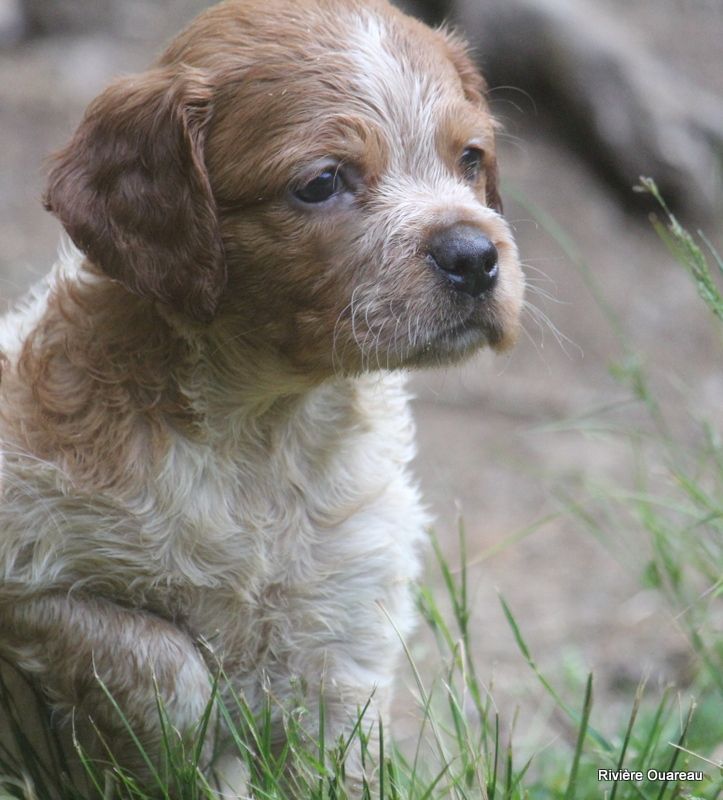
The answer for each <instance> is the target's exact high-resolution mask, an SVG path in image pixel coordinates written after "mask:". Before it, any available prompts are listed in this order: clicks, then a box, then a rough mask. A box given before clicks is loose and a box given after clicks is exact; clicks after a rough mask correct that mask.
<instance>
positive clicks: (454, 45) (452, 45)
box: [441, 30, 502, 214]
mask: <svg viewBox="0 0 723 800" xmlns="http://www.w3.org/2000/svg"><path fill="white" fill-rule="evenodd" d="M441 33H442V36H443V38H444V44H445V49H446V53H447V57H448V58H449V60H450V61H451V62H452V64H453V65H454V68H455V69H456V70H457V74H458V75H459V79H460V81H461V82H462V90H463V91H464V96H465V97H466V98H467V100H469V102H470V103H473V104H474V105H476V106H480V107H481V108H485V109H486V108H487V101H486V99H485V97H486V94H487V83H486V81H485V79H484V78H483V77H482V74H481V73H480V71H479V70H478V69H477V66H476V65H475V63H474V61H473V60H472V58H471V57H470V55H469V48H468V46H467V44H466V43H465V42H464V40H463V39H461V38H459V37H458V36H457V35H456V34H455V33H450V32H449V31H445V30H442V31H441ZM496 124H497V123H495V125H496ZM485 174H486V181H487V182H486V185H485V200H486V202H487V205H488V206H489V207H490V208H492V209H494V210H495V211H496V212H497V213H498V214H501V213H502V198H501V197H500V193H499V189H498V182H499V178H498V172H497V160H496V159H495V158H494V157H489V156H487V157H486V158H485Z"/></svg>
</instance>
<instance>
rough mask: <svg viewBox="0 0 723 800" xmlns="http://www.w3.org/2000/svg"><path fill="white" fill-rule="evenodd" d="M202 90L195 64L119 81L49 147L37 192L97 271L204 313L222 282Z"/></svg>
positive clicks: (202, 316) (203, 317)
mask: <svg viewBox="0 0 723 800" xmlns="http://www.w3.org/2000/svg"><path fill="white" fill-rule="evenodd" d="M210 100H211V88H210V86H209V85H208V83H207V82H206V81H205V79H204V76H203V73H202V72H201V71H200V70H195V69H191V68H179V67H173V68H171V67H164V68H159V69H154V70H151V71H149V72H146V73H143V74H142V75H138V76H135V77H132V78H127V79H124V80H121V81H118V82H117V83H115V84H113V85H112V86H110V87H109V88H108V89H106V91H105V92H103V94H102V95H100V97H98V98H97V99H96V100H95V101H94V102H93V103H92V104H91V105H90V107H89V108H88V110H87V112H86V114H85V117H84V119H83V121H82V122H81V124H80V127H79V128H78V130H77V131H76V133H75V136H74V137H73V139H72V140H71V142H70V144H68V146H67V147H66V148H65V149H64V150H62V151H61V152H60V153H58V154H57V155H56V156H55V164H54V166H53V169H52V171H51V173H50V179H49V184H48V189H47V192H46V194H45V198H44V202H45V207H46V208H47V209H48V210H49V211H52V213H53V214H55V215H56V216H57V217H58V218H59V219H60V221H61V222H62V223H63V225H64V226H65V228H66V230H67V231H68V233H69V234H70V237H71V239H72V240H73V241H74V242H75V244H76V245H77V246H78V247H79V248H80V249H81V250H82V251H83V252H85V253H86V254H87V255H88V257H89V258H90V259H91V261H93V262H94V263H95V264H96V265H97V266H98V267H100V268H101V269H102V270H103V271H104V272H105V273H106V274H108V275H109V276H111V277H112V278H115V279H117V280H118V281H120V282H121V283H122V284H123V285H124V286H126V287H127V288H128V289H129V290H130V291H131V292H134V293H135V294H138V295H142V296H145V297H153V298H156V299H158V300H160V301H162V302H163V303H167V304H169V305H171V306H173V307H174V308H177V309H178V310H181V311H183V312H185V313H186V314H188V315H189V316H191V317H192V318H194V319H197V320H200V321H204V322H206V321H210V320H211V319H212V318H213V315H214V313H215V312H216V308H217V306H218V301H219V298H220V295H221V292H222V291H223V288H224V286H225V283H226V265H225V261H224V254H223V245H222V243H221V235H220V232H219V227H218V219H217V214H216V204H215V201H214V198H213V195H212V192H211V186H210V184H209V179H208V174H207V172H206V167H205V164H204V159H203V144H204V135H205V128H206V125H207V123H208V121H209V119H210V115H211V106H210Z"/></svg>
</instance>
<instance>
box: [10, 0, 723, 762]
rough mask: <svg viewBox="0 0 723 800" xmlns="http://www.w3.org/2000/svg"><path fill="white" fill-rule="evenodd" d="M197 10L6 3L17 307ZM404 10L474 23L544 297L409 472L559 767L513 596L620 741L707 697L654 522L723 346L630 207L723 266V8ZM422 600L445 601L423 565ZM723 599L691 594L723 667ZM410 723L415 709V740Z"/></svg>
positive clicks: (540, 655) (712, 383)
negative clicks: (650, 714) (95, 130)
mask: <svg viewBox="0 0 723 800" xmlns="http://www.w3.org/2000/svg"><path fill="white" fill-rule="evenodd" d="M204 5H205V4H204V2H203V0H123V2H118V0H94V2H87V0H0V131H1V132H2V134H1V135H2V148H1V149H0V242H1V244H2V246H1V247H0V298H1V299H2V302H3V304H8V303H10V302H11V301H12V300H13V299H14V298H15V297H17V296H18V295H19V294H20V293H21V292H22V291H23V290H24V288H25V287H27V285H28V284H29V283H31V282H32V281H33V280H35V279H36V278H38V277H39V276H41V275H42V274H44V273H45V272H46V271H47V269H48V268H49V266H50V265H51V263H52V262H53V260H54V257H55V252H56V248H57V245H58V241H59V237H60V233H61V232H60V229H59V226H58V225H57V224H56V222H55V220H54V219H53V218H51V217H50V215H48V214H46V213H45V212H44V211H43V209H42V207H41V203H40V197H41V193H42V189H43V159H44V158H45V157H46V156H47V155H48V154H49V153H51V152H52V151H53V150H54V149H56V148H58V147H59V146H60V145H62V144H63V143H64V142H65V141H66V140H67V139H68V138H69V136H70V135H71V133H72V131H73V129H74V127H75V125H76V124H77V123H78V121H79V119H80V116H81V114H82V111H83V109H84V107H85V106H86V104H87V103H88V102H89V101H90V100H91V99H92V98H93V97H94V96H95V95H96V94H97V93H98V92H99V91H100V90H101V89H102V88H103V87H104V86H105V85H106V84H107V83H108V81H109V80H110V79H111V78H113V77H114V76H115V75H118V74H120V73H128V72H133V71H136V70H140V69H142V68H143V67H144V66H145V65H147V64H148V63H149V62H150V60H151V59H152V57H153V56H154V55H155V54H156V53H157V52H158V50H159V48H160V46H161V45H162V44H163V43H164V42H165V41H167V40H168V39H169V38H170V37H171V36H172V35H173V33H174V32H176V31H177V30H178V29H179V28H180V27H181V26H182V25H183V24H184V23H185V22H186V21H188V20H189V19H190V18H191V17H192V16H193V15H194V14H195V13H196V12H197V11H198V10H200V9H201V8H202V7H203V6H204ZM406 8H407V10H409V11H411V12H414V13H417V14H419V15H421V16H423V17H424V18H426V19H427V20H429V21H432V22H439V21H441V20H443V19H448V20H451V21H452V22H453V23H455V24H456V25H458V26H459V27H460V29H461V30H462V32H463V33H464V34H465V36H466V37H467V38H468V39H469V41H470V42H471V44H472V47H473V52H474V53H475V55H476V57H477V58H478V59H479V61H480V63H481V64H482V65H483V68H484V70H485V73H486V74H487V76H488V80H489V84H490V99H491V102H492V105H493V109H494V111H495V113H496V114H497V116H498V117H499V118H500V119H501V120H502V121H503V123H504V132H503V134H502V136H501V143H500V155H499V162H500V168H501V175H502V188H503V199H504V201H505V210H506V215H507V217H508V219H509V221H510V222H511V224H512V225H513V227H514V229H515V231H516V235H517V239H518V243H519V247H520V251H521V253H522V258H523V261H524V263H525V267H526V272H527V276H528V281H529V290H528V295H527V299H528V302H529V309H528V311H527V312H526V317H525V335H524V336H523V337H522V339H521V341H520V344H519V346H518V347H517V348H516V349H515V350H514V351H513V352H512V353H511V354H509V355H507V356H504V357H493V356H491V355H488V354H481V355H480V356H479V357H478V358H476V359H475V360H474V361H472V362H470V363H469V364H467V365H465V366H464V367H462V368H460V369H449V370H445V371H437V372H433V373H432V372H430V373H426V374H420V375H415V376H414V378H413V381H412V385H413V390H414V393H415V395H416V400H415V410H416V417H417V421H418V428H419V437H418V438H419V456H418V459H417V463H416V470H417V473H418V475H419V477H420V479H421V482H422V485H423V488H424V494H425V496H426V498H427V500H428V502H429V505H430V506H431V508H432V509H433V511H434V514H435V517H436V519H437V523H436V525H435V534H436V536H437V538H438V540H439V542H440V546H441V549H442V551H443V552H444V553H445V554H446V556H447V558H449V559H450V564H451V565H452V567H454V566H455V565H456V564H457V563H458V559H459V555H460V545H459V537H458V529H459V526H460V525H463V527H464V530H465V537H466V551H467V559H468V561H469V562H470V565H469V567H468V579H469V582H470V591H471V603H472V607H473V610H474V613H473V620H472V632H473V642H474V647H475V651H476V652H475V655H476V656H477V663H478V665H479V666H478V669H479V671H480V673H481V677H482V678H483V680H485V681H487V682H488V683H492V684H493V685H494V687H495V691H494V692H493V694H494V697H495V702H496V703H497V704H498V705H500V706H501V707H502V706H504V707H507V708H508V716H510V715H511V714H510V712H509V709H510V708H513V707H515V706H517V705H520V706H522V708H523V709H525V708H527V709H528V712H527V716H526V717H525V720H526V722H525V726H526V729H527V730H528V732H530V735H531V736H533V737H534V736H535V735H537V736H538V744H539V743H540V742H541V743H543V744H544V742H545V741H546V737H550V736H557V735H561V736H563V737H564V736H565V735H566V729H565V726H564V724H563V723H561V722H559V720H557V721H556V719H555V718H554V715H553V714H551V713H549V714H546V713H545V711H544V708H543V709H542V711H541V710H540V709H541V706H540V702H541V701H539V698H538V700H536V701H534V702H531V701H530V698H531V697H535V696H536V695H534V693H533V691H534V690H533V687H534V685H535V679H534V676H533V675H532V674H531V671H530V670H529V668H528V666H527V665H526V663H525V660H524V659H523V658H522V657H521V654H520V651H519V648H518V646H517V645H516V643H515V639H514V636H513V634H512V631H511V630H510V626H509V624H508V622H507V621H506V619H505V616H504V614H503V612H502V609H501V607H500V602H499V600H498V593H501V594H502V595H503V596H504V598H505V599H506V601H507V602H508V604H509V606H510V608H511V609H512V611H513V612H514V614H515V616H516V619H517V623H518V625H519V627H520V630H521V631H522V632H523V633H524V636H525V639H526V641H527V643H528V645H529V647H530V649H531V651H532V653H533V654H534V656H535V658H536V660H537V662H538V663H539V665H540V667H541V669H542V670H543V672H544V671H548V672H549V673H550V674H551V675H553V676H555V677H554V679H555V681H556V685H558V686H559V687H561V690H563V691H564V690H565V688H566V687H567V688H568V689H570V691H572V692H574V691H576V690H577V687H579V684H580V681H581V680H582V679H583V678H584V676H585V674H586V673H587V671H588V670H593V671H594V673H595V682H596V692H597V696H598V706H600V707H602V708H603V709H604V710H606V711H607V712H609V714H610V715H612V716H613V717H614V715H615V709H616V707H617V705H616V704H617V703H618V702H619V701H620V702H627V701H626V700H625V698H629V695H630V693H631V691H633V690H634V689H635V687H636V686H637V684H638V683H639V681H640V680H641V679H643V678H645V677H647V678H648V679H649V684H650V685H651V686H654V687H655V686H662V685H664V684H667V683H669V682H672V683H674V684H675V685H676V686H677V687H679V688H680V689H681V690H682V691H685V690H686V687H688V686H689V685H690V683H691V681H693V680H694V679H695V675H696V669H697V666H696V665H697V661H696V659H697V656H696V653H695V648H694V647H692V646H691V637H690V631H689V630H687V629H686V621H685V619H684V618H683V617H681V614H682V613H684V612H681V609H680V607H676V604H675V603H674V602H671V597H670V593H669V592H668V593H667V594H666V592H665V591H661V581H662V579H661V577H660V574H659V570H658V572H656V569H657V567H656V557H658V556H656V550H655V546H654V544H651V535H650V534H651V531H650V524H648V523H649V516H648V517H646V514H645V512H646V509H648V511H649V508H648V506H647V505H646V503H648V500H647V499H646V498H650V497H652V496H655V497H656V498H658V500H656V503H658V505H659V506H662V507H664V506H665V505H666V503H668V505H670V506H671V507H672V506H674V505H675V504H678V503H680V504H682V501H679V500H677V499H674V497H676V495H675V493H676V492H677V491H679V486H676V485H675V480H674V479H673V478H671V471H670V469H669V460H670V458H671V452H672V451H671V450H670V449H669V448H668V444H669V443H670V442H671V441H675V443H676V445H675V446H676V448H678V449H677V450H676V451H675V452H676V453H680V454H681V455H680V458H681V459H682V461H681V463H683V462H686V459H688V458H689V455H686V454H689V453H690V452H692V451H696V448H701V447H702V448H703V449H705V446H706V445H705V441H704V440H705V436H706V435H707V434H706V433H705V431H706V430H713V431H714V432H715V430H716V427H717V430H718V431H720V429H721V423H722V422H723V419H722V417H723V414H722V410H723V409H722V406H723V369H721V354H722V349H721V347H722V342H721V335H720V334H721V331H720V326H719V327H718V328H716V326H715V323H714V320H713V318H712V316H710V315H709V314H707V312H706V310H705V308H704V306H703V305H702V303H701V302H700V300H699V298H698V297H697V296H696V290H695V286H694V284H693V282H692V281H691V280H690V278H689V276H687V275H686V274H685V272H684V270H683V269H682V268H681V267H680V265H678V264H676V263H675V262H674V260H673V259H672V258H671V256H670V254H669V253H668V252H667V250H666V249H665V247H664V246H663V245H662V244H661V242H660V240H659V239H658V237H657V236H656V235H655V233H654V231H653V229H652V227H651V224H650V221H649V219H648V215H649V212H650V210H651V208H652V205H651V202H650V198H648V197H642V196H641V195H640V194H636V193H634V192H633V190H632V187H633V185H634V184H635V183H637V179H638V176H639V175H641V174H647V175H651V176H652V177H654V178H656V179H657V180H658V182H659V184H660V185H661V187H662V190H663V192H664V193H665V195H666V197H667V198H668V199H669V201H670V203H671V205H672V207H673V208H674V210H675V211H676V213H678V214H679V215H680V217H681V219H683V220H684V221H685V222H686V223H687V224H688V225H689V226H690V227H691V228H692V229H693V230H696V229H698V228H700V229H702V230H703V231H704V232H705V233H706V235H707V237H708V239H709V240H710V241H711V242H712V243H714V244H717V245H718V246H719V249H720V244H721V225H720V220H721V216H720V211H721V207H722V206H721V172H720V166H721V162H720V158H721V146H722V142H723V101H722V100H721V97H722V96H723V3H721V2H720V0H594V1H593V0H590V1H589V2H580V1H579V0H578V1H577V2H572V0H571V1H570V2H565V0H504V1H503V0H489V1H488V0H460V2H457V3H453V2H432V1H431V0H430V2H423V1H422V0H420V2H409V3H407V4H406ZM641 375H642V376H644V380H643V383H642V384H641V380H642V379H641ZM641 387H642V388H641ZM656 409H657V411H656ZM658 412H660V416H659V418H658V417H656V414H658ZM663 417H664V421H661V420H662V419H663ZM703 421H705V422H706V424H707V428H706V424H703ZM661 425H662V426H663V430H664V433H662V434H661V428H660V426H661ZM696 452H697V451H696ZM716 452H717V451H716ZM676 457H677V456H675V455H673V456H672V458H673V460H675V458H676ZM693 460H694V461H695V459H693ZM686 463H687V462H686ZM696 463H698V462H696ZM721 463H723V462H721ZM691 469H693V467H691ZM696 474H697V473H696ZM641 498H642V499H641ZM668 501H669V502H668ZM686 502H687V501H686ZM718 503H719V507H720V497H718ZM641 504H642V505H641ZM656 507H657V506H656ZM675 510H676V508H673V511H675ZM677 510H679V509H677ZM646 520H647V522H646ZM646 524H647V527H646ZM672 539H673V537H671V545H670V546H671V547H672V548H673V549H674V547H675V546H676V542H675V541H672ZM681 541H682V540H681ZM673 557H675V556H673ZM428 581H429V582H431V583H432V584H433V585H435V584H439V583H440V578H439V573H438V571H437V569H436V568H435V565H434V563H433V559H431V558H430V569H429V578H428ZM662 588H663V589H664V588H665V587H664V586H663V587H662ZM709 588H710V587H709V586H708V588H706V585H705V582H703V584H701V585H700V586H698V585H697V584H696V585H695V587H694V589H692V590H691V591H692V593H693V595H694V596H695V597H694V599H696V598H697V599H698V600H699V599H700V597H703V598H704V600H703V605H702V606H701V607H700V609H699V610H700V612H701V619H704V622H701V623H700V625H701V626H704V627H705V630H706V635H708V636H710V637H712V640H713V641H714V642H717V643H718V644H720V642H721V641H722V640H723V637H722V636H721V631H722V629H723V628H722V625H721V623H722V614H721V608H720V605H721V603H720V598H719V597H717V596H716V593H715V592H713V593H711V592H710V591H708V590H709ZM714 601H717V602H714ZM691 602H692V601H691ZM696 619H697V618H696ZM695 625H699V623H698V622H696V623H695ZM701 630H702V628H701ZM432 650H433V642H432V640H431V638H430V637H428V636H427V637H425V635H424V634H422V635H421V636H420V638H419V640H418V641H417V642H416V643H415V644H414V652H415V654H417V655H418V656H420V663H422V664H424V663H425V660H426V657H427V655H429V654H430V653H431V652H432ZM531 693H533V694H531ZM530 709H531V710H530ZM404 710H405V706H404V700H403V699H402V700H400V714H399V715H398V716H399V720H400V726H399V727H400V732H401V735H403V733H404V727H405V721H404ZM618 722H619V720H618ZM558 723H559V724H558ZM411 724H412V722H411V721H410V725H411ZM556 726H557V727H556ZM535 732H536V733H535ZM711 744H714V743H713V742H711ZM719 757H720V756H719Z"/></svg>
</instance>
